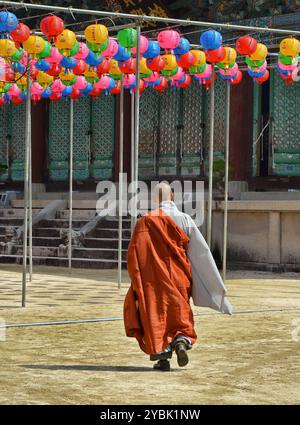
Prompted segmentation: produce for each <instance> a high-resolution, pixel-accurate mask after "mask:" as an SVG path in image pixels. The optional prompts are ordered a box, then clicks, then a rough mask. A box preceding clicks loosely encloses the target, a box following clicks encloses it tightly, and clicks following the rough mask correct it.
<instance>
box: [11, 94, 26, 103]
mask: <svg viewBox="0 0 300 425" xmlns="http://www.w3.org/2000/svg"><path fill="white" fill-rule="evenodd" d="M10 100H11V102H12V103H14V104H15V105H19V104H20V103H22V102H24V99H22V98H21V97H16V96H13V97H12V98H11V99H10Z"/></svg>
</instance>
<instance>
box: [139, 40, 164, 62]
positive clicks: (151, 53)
mask: <svg viewBox="0 0 300 425" xmlns="http://www.w3.org/2000/svg"><path fill="white" fill-rule="evenodd" d="M158 55H160V45H159V44H158V42H157V41H149V43H148V49H147V50H146V51H145V52H144V53H143V57H144V58H146V59H153V58H156V57H157V56H158Z"/></svg>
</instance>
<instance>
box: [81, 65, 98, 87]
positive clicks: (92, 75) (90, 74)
mask: <svg viewBox="0 0 300 425" xmlns="http://www.w3.org/2000/svg"><path fill="white" fill-rule="evenodd" d="M84 76H85V78H86V79H87V80H88V81H89V82H90V83H92V84H93V83H94V82H95V81H97V80H98V75H97V72H96V71H95V70H94V69H93V68H90V69H87V70H86V71H85V73H84Z"/></svg>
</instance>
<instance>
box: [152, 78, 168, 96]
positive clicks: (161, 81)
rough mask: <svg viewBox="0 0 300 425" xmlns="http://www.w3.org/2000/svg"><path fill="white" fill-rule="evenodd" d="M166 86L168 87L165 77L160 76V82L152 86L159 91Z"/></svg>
mask: <svg viewBox="0 0 300 425" xmlns="http://www.w3.org/2000/svg"><path fill="white" fill-rule="evenodd" d="M167 87H168V80H167V79H166V78H165V77H160V83H159V84H158V85H157V86H155V87H153V88H154V90H156V91H158V92H159V93H162V92H163V91H164V90H165V89H166V88H167Z"/></svg>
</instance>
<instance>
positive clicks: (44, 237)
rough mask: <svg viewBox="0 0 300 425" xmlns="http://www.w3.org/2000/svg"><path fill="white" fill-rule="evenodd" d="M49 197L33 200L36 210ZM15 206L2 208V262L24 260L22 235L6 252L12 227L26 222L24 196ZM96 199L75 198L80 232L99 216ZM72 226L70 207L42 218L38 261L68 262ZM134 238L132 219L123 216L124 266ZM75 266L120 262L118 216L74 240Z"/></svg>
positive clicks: (34, 242)
mask: <svg viewBox="0 0 300 425" xmlns="http://www.w3.org/2000/svg"><path fill="white" fill-rule="evenodd" d="M49 202H50V201H49V200H45V199H42V200H33V211H34V213H36V212H38V211H40V210H41V209H42V208H44V207H45V206H46V205H47V204H48V203H49ZM11 204H12V205H11V208H0V244H1V253H0V262H11V263H13V262H16V263H21V262H22V255H23V242H22V239H19V240H18V241H17V242H16V243H15V244H14V245H13V247H12V249H11V252H10V253H9V254H8V253H7V252H5V247H4V244H5V243H6V242H7V241H8V240H9V239H10V238H11V234H12V228H17V227H19V226H22V224H23V211H24V210H23V206H24V203H23V200H20V199H16V200H12V201H11ZM95 214H96V213H95V201H94V200H92V201H89V200H74V201H73V220H72V222H73V230H74V231H75V232H76V231H78V230H79V229H80V228H81V227H83V226H84V225H85V224H86V223H88V222H89V221H90V220H91V219H92V218H93V217H94V216H95ZM68 228H69V210H68V209H62V210H58V211H56V214H55V218H53V219H47V220H42V221H40V222H38V224H37V225H35V226H34V227H33V232H32V235H33V238H32V245H33V248H32V253H33V262H34V264H40V265H52V266H64V267H66V266H67V265H68V258H67V257H68V248H67V242H66V235H68ZM129 240H130V219H129V218H128V217H124V218H123V247H122V259H123V260H122V266H123V267H125V266H126V255H127V247H128V244H129ZM72 258H73V259H72V266H73V267H80V268H95V269H100V268H101V269H102V268H106V269H110V268H116V267H117V264H118V219H117V217H113V218H110V217H109V218H104V219H102V220H101V221H100V222H99V223H98V225H97V227H96V228H95V229H94V230H93V231H92V232H91V233H89V234H88V236H87V237H85V238H84V239H81V243H80V244H74V246H73V250H72Z"/></svg>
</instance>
